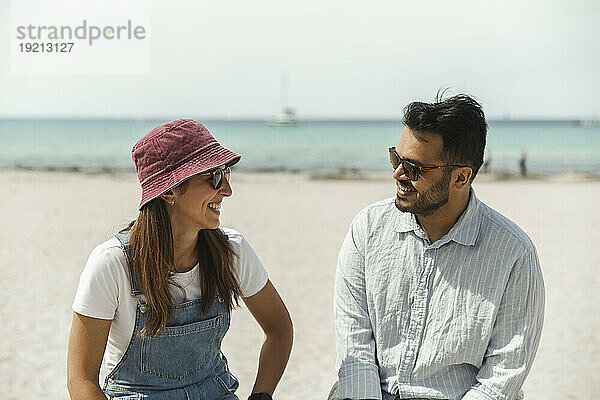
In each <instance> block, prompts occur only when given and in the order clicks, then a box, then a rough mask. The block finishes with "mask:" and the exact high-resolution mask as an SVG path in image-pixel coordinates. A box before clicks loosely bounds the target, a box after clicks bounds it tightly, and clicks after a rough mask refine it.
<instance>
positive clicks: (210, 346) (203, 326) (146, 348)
mask: <svg viewBox="0 0 600 400" xmlns="http://www.w3.org/2000/svg"><path fill="white" fill-rule="evenodd" d="M222 326H223V316H222V315H217V316H216V317H214V318H210V319H207V320H204V321H198V322H194V323H190V324H186V325H180V326H168V327H166V328H164V329H163V330H162V331H161V332H160V334H159V335H158V336H155V337H144V338H142V349H141V365H140V368H141V371H142V373H145V374H150V375H155V376H159V377H161V378H166V379H183V378H185V377H188V376H190V375H192V374H194V373H195V372H197V371H198V370H200V369H201V368H202V367H203V366H204V365H205V364H206V363H207V362H209V361H211V360H212V359H213V358H214V357H215V356H216V355H217V354H218V352H219V343H220V339H221V330H222Z"/></svg>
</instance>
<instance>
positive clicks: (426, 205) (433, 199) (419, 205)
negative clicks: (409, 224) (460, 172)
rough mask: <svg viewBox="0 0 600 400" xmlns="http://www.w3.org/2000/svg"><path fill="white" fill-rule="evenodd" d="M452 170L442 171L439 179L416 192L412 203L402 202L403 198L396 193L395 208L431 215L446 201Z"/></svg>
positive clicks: (416, 213)
mask: <svg viewBox="0 0 600 400" xmlns="http://www.w3.org/2000/svg"><path fill="white" fill-rule="evenodd" d="M451 176H452V171H444V174H443V175H442V177H441V178H440V180H439V181H437V182H436V183H434V184H433V185H432V186H431V187H430V188H429V189H428V190H427V191H425V192H417V199H416V200H415V201H414V202H413V203H409V204H403V200H402V199H401V198H400V197H399V196H398V195H396V201H395V203H396V208H397V209H398V210H400V211H403V212H409V213H411V214H415V215H423V216H426V215H431V214H433V213H434V212H435V211H436V210H437V209H439V208H440V207H441V206H443V205H444V204H446V203H448V198H449V195H450V190H449V188H448V187H449V185H450V178H451Z"/></svg>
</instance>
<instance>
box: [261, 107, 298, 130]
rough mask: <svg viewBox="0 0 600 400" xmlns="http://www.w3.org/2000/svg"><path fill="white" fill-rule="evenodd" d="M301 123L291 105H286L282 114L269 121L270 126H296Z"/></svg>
mask: <svg viewBox="0 0 600 400" xmlns="http://www.w3.org/2000/svg"><path fill="white" fill-rule="evenodd" d="M299 123H300V121H298V118H297V117H296V112H295V111H294V109H293V108H291V107H284V109H283V112H282V113H281V114H280V115H278V116H277V117H275V118H272V119H270V120H269V121H268V124H269V126H296V125H298V124H299Z"/></svg>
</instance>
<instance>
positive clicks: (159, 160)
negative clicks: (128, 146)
mask: <svg viewBox="0 0 600 400" xmlns="http://www.w3.org/2000/svg"><path fill="white" fill-rule="evenodd" d="M131 158H132V159H133V163H134V164H135V170H136V172H137V176H138V179H139V181H140V184H141V186H142V199H141V201H140V206H139V209H141V208H142V207H143V206H144V204H146V203H148V202H149V201H151V200H153V199H155V198H157V197H158V196H160V195H161V194H163V193H164V192H166V191H168V190H169V189H171V188H173V187H175V186H177V185H178V184H179V183H181V182H183V181H184V180H185V179H187V178H189V177H191V176H193V175H196V174H200V173H202V172H205V171H208V170H211V169H213V168H216V167H218V166H220V165H224V164H227V165H228V166H231V165H233V164H235V163H237V162H238V161H239V160H240V158H241V156H240V155H239V154H236V153H234V152H232V151H230V150H227V149H226V148H225V147H223V146H221V145H220V144H219V142H217V140H216V139H215V138H214V137H213V136H212V135H211V134H210V132H209V131H208V129H206V128H205V127H204V126H203V125H202V124H200V123H199V122H196V121H194V120H192V119H178V120H176V121H171V122H167V123H165V124H162V125H159V126H157V127H156V128H154V129H152V130H151V131H150V132H148V133H147V134H146V135H145V136H144V137H143V138H141V139H140V140H139V141H138V142H137V143H136V144H135V146H133V149H132V150H131Z"/></svg>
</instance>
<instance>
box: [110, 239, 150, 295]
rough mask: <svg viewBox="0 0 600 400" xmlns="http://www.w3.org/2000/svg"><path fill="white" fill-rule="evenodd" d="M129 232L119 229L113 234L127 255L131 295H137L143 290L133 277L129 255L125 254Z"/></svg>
mask: <svg viewBox="0 0 600 400" xmlns="http://www.w3.org/2000/svg"><path fill="white" fill-rule="evenodd" d="M129 234H130V231H129V230H126V231H121V232H119V233H117V234H116V235H115V237H116V238H117V239H118V240H119V242H120V243H121V248H122V249H123V251H124V252H125V257H127V267H128V268H129V283H130V284H131V295H132V296H133V297H138V296H139V295H141V294H142V293H143V292H142V291H141V289H140V287H139V285H138V284H137V282H136V280H135V277H134V276H133V271H132V270H131V264H130V263H129V256H127V251H125V249H126V247H127V245H128V244H129Z"/></svg>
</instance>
